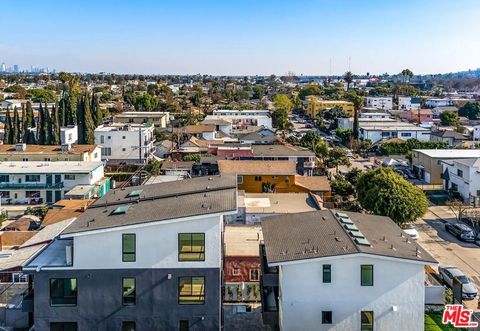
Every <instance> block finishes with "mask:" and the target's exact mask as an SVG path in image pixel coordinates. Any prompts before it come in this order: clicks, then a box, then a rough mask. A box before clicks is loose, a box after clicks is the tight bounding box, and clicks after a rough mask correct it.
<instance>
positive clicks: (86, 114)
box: [83, 93, 96, 144]
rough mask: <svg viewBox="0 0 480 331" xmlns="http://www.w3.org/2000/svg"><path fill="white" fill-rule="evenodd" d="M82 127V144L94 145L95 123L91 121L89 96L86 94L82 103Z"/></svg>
mask: <svg viewBox="0 0 480 331" xmlns="http://www.w3.org/2000/svg"><path fill="white" fill-rule="evenodd" d="M83 126H84V130H85V131H84V136H83V143H84V144H94V143H95V128H96V126H95V123H94V121H93V116H92V111H91V110H90V96H89V95H88V93H86V94H85V99H84V101H83Z"/></svg>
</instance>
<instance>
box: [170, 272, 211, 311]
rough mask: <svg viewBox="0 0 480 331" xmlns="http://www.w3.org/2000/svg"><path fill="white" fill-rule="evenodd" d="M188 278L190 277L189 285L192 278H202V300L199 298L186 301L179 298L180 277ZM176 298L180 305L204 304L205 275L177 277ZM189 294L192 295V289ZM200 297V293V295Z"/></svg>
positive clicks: (182, 277) (181, 277)
mask: <svg viewBox="0 0 480 331" xmlns="http://www.w3.org/2000/svg"><path fill="white" fill-rule="evenodd" d="M187 278H189V279H190V286H192V284H193V279H194V278H201V279H203V300H199V301H187V302H182V301H181V300H180V298H181V295H180V292H181V288H180V284H181V280H182V279H187ZM177 291H178V293H177V298H178V304H179V305H181V306H188V305H194V306H198V305H204V304H205V301H206V300H205V299H206V285H205V276H180V277H178V282H177ZM190 296H191V297H193V295H192V291H191V290H190ZM200 297H202V295H201V296H200Z"/></svg>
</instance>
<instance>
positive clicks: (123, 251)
mask: <svg viewBox="0 0 480 331" xmlns="http://www.w3.org/2000/svg"><path fill="white" fill-rule="evenodd" d="M126 236H133V252H126V251H125V237H126ZM126 254H133V260H128V259H126V258H125V255H126ZM136 261H137V234H136V233H122V262H136Z"/></svg>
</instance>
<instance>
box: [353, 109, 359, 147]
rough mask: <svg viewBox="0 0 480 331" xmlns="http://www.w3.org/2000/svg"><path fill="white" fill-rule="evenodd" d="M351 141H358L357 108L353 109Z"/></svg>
mask: <svg viewBox="0 0 480 331" xmlns="http://www.w3.org/2000/svg"><path fill="white" fill-rule="evenodd" d="M352 131H353V139H355V140H357V139H358V110H357V107H355V108H354V115H353V130H352Z"/></svg>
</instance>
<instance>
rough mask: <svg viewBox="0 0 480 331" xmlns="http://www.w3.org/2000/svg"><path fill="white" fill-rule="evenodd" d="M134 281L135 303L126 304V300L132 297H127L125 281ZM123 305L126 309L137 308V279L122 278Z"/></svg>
mask: <svg viewBox="0 0 480 331" xmlns="http://www.w3.org/2000/svg"><path fill="white" fill-rule="evenodd" d="M132 279H133V291H134V292H133V303H128V302H125V299H129V298H131V297H132V296H131V295H129V296H125V280H132ZM122 305H123V306H124V307H128V306H136V305H137V278H136V277H122Z"/></svg>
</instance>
